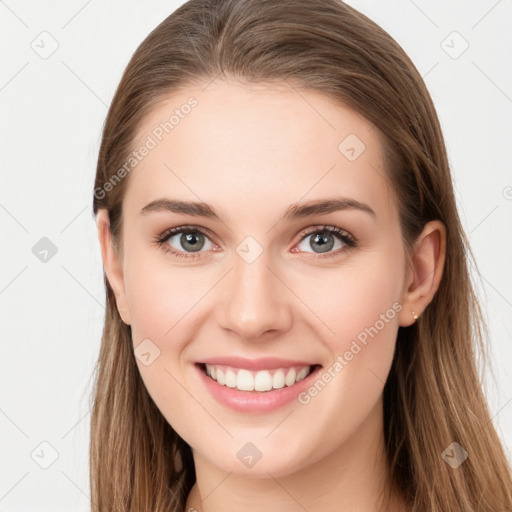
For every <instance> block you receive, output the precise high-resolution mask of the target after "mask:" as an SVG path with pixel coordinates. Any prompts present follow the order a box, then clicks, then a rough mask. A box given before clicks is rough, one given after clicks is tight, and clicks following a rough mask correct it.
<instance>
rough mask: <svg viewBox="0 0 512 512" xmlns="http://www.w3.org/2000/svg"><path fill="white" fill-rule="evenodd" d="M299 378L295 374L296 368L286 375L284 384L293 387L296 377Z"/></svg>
mask: <svg viewBox="0 0 512 512" xmlns="http://www.w3.org/2000/svg"><path fill="white" fill-rule="evenodd" d="M296 376H297V374H296V373H295V368H292V369H291V370H289V371H288V373H287V374H286V377H285V379H284V383H285V384H286V385H287V386H293V385H294V384H295V377H296Z"/></svg>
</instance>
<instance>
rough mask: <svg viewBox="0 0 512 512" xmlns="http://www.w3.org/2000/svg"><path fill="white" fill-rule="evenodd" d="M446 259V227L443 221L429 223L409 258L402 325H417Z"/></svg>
mask: <svg viewBox="0 0 512 512" xmlns="http://www.w3.org/2000/svg"><path fill="white" fill-rule="evenodd" d="M445 258H446V228H445V226H444V224H443V223H442V222H441V221H439V220H434V221H431V222H428V223H427V224H426V225H425V227H424V228H423V231H422V232H421V234H420V235H419V237H418V238H417V240H416V242H415V244H414V247H413V251H412V255H411V258H410V261H409V267H408V271H407V276H406V279H405V281H404V291H403V294H402V301H401V304H402V306H403V308H402V310H401V311H400V313H399V316H398V323H399V325H400V326H401V327H407V326H409V325H411V324H413V323H414V322H415V321H416V319H415V318H414V316H413V315H414V314H416V315H417V316H418V317H419V316H420V315H421V313H422V312H423V311H424V309H425V308H426V307H427V306H428V304H429V303H430V301H431V300H432V299H433V297H434V294H435V293H436V291H437V289H438V288H439V283H440V282H441V277H442V275H443V268H444V262H445Z"/></svg>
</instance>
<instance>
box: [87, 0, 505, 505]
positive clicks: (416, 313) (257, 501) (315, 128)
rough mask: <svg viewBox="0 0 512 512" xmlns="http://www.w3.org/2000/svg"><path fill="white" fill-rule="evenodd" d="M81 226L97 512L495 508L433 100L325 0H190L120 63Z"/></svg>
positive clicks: (363, 26)
mask: <svg viewBox="0 0 512 512" xmlns="http://www.w3.org/2000/svg"><path fill="white" fill-rule="evenodd" d="M94 213H95V215H96V218H97V226H98V236H99V240H100V245H101V250H102V257H103V262H104V268H105V285H106V291H107V298H106V300H107V315H106V318H105V327H104V333H103V340H102V347H101V353H100V356H99V360H98V365H97V381H96V389H95V395H94V409H93V415H92V424H91V452H90V462H91V470H90V471H91V472H90V476H91V501H92V504H93V510H98V511H105V510H109V511H134V512H135V511H141V510H151V511H164V510H165V511H168V510H172V511H182V510H188V511H190V510H201V511H206V512H211V511H217V510H223V511H227V510H232V509H233V510H234V509H239V508H240V507H242V506H243V507H244V509H245V510H262V509H263V508H264V509H265V510H266V511H273V510H277V509H279V510H280V511H283V510H286V511H287V510H290V511H291V510H298V509H300V508H301V509H304V510H308V511H315V510H323V511H330V510H333V511H334V510H336V511H340V510H341V511H348V510H351V511H352V510H358V511H374V510H382V511H384V510H390V511H391V510H392V511H398V510H404V511H406V510H407V511H409V510H414V511H416V512H420V511H421V512H423V511H429V512H431V511H435V512H441V511H442V512H448V511H461V510H464V511H479V512H483V511H489V512H490V511H493V512H495V511H502V510H503V511H505V510H510V509H511V507H512V490H511V489H512V485H511V483H512V478H511V472H510V465H509V462H508V461H507V459H506V456H505V454H504V450H503V447H502V446H501V443H500V439H499V437H498V436H497V434H496V432H495V430H494V428H493V426H492V422H491V418H490V414H489V411H488V408H487V405H486V401H485V397H484V395H483V392H482V387H481V382H480V380H479V377H478V372H477V367H476V356H477V353H479V351H481V350H482V349H483V348H484V347H483V341H482V339H483V336H482V333H483V332H484V331H483V327H484V326H483V323H482V318H481V314H480V309H479V305H478V302H477V299H476V297H475V294H474V291H473V288H472V285H471V281H470V277H469V273H468V258H469V256H470V254H471V253H470V250H469V246H468V243H467V240H466V237H465V235H464V232H463V229H462V227H461V223H460V220H459V216H458V213H457V210H456V204H455V199H454V194H453V187H452V182H451V175H450V169H449V165H448V160H447V155H446V149H445V146H444V141H443V136H442V133H441V129H440V126H439V122H438V118H437V115H436V112H435V109H434V106H433V104H432V101H431V98H430V96H429V94H428V92H427V90H426V88H425V85H424V83H423V81H422V79H421V77H420V75H419V74H418V72H417V70H416V69H415V67H414V65H413V64H412V62H411V61H410V59H409V58H408V57H407V56H406V55H405V54H404V52H403V50H402V49H401V48H400V47H399V46H398V44H397V43H396V42H395V41H394V40H393V39H392V38H391V37H390V36H389V35H388V34H387V33H386V32H384V31H383V30H382V29H381V28H379V27H378V26H377V25H376V24H375V23H373V22H372V21H370V20H369V19H368V18H366V17H365V16H363V15H362V14H361V13H359V12H357V11H356V10H355V9H353V8H351V7H349V6H347V5H345V4H343V3H341V2H340V1H338V0H293V1H286V2H274V1H271V0H257V1H252V2H248V1H243V0H224V1H219V0H216V1H215V0H191V1H189V2H187V3H186V4H185V5H183V6H182V7H180V8H179V9H177V10H176V11H175V12H174V13H173V14H172V15H171V16H169V17H168V18H167V19H166V20H164V21H163V22H162V23H161V24H160V25H159V26H158V27H157V28H156V29H155V30H154V31H153V32H152V33H151V34H150V35H149V36H148V37H147V38H146V39H145V41H144V42H143V43H142V44H141V45H140V47H139V48H138V49H137V51H136V52H135V54H134V55H133V57H132V59H131V61H130V63H129V64H128V66H127V68H126V70H125V73H124V75H123V77H122V80H121V83H120V85H119V87H118V90H117V92H116V94H115V97H114V99H113V102H112V105H111V107H110V110H109V113H108V116H107V119H106V123H105V127H104V132H103V138H102V143H101V148H100V154H99V159H98V167H97V174H96V181H95V189H94Z"/></svg>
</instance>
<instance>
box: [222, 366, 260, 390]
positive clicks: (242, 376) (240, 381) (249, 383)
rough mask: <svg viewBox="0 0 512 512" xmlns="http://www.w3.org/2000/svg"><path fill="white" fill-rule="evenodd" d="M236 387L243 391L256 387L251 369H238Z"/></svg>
mask: <svg viewBox="0 0 512 512" xmlns="http://www.w3.org/2000/svg"><path fill="white" fill-rule="evenodd" d="M217 382H219V381H217ZM236 387H237V388H238V389H241V390H242V391H252V390H253V389H254V377H253V376H252V373H251V372H250V371H249V370H238V376H237V379H236Z"/></svg>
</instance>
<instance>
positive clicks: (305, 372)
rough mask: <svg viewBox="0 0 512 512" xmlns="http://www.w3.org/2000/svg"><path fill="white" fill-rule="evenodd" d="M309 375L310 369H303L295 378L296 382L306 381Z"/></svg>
mask: <svg viewBox="0 0 512 512" xmlns="http://www.w3.org/2000/svg"><path fill="white" fill-rule="evenodd" d="M308 373H309V369H308V368H302V370H300V371H299V373H297V377H295V382H299V381H300V380H302V379H304V378H305V377H306V375H307V374H308Z"/></svg>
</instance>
